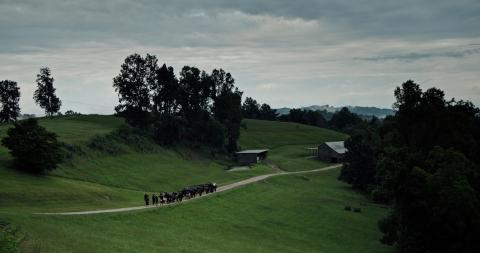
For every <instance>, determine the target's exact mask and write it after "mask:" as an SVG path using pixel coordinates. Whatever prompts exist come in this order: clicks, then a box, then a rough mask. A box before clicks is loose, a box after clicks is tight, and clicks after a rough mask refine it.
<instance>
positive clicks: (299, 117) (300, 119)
mask: <svg viewBox="0 0 480 253" xmlns="http://www.w3.org/2000/svg"><path fill="white" fill-rule="evenodd" d="M279 119H280V120H281V121H288V122H297V123H302V124H307V125H312V126H318V127H326V126H327V125H328V123H327V121H326V120H325V117H324V116H323V112H322V111H311V110H302V109H291V110H290V112H289V113H288V114H286V115H282V116H280V117H279Z"/></svg>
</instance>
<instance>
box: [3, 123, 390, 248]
mask: <svg viewBox="0 0 480 253" xmlns="http://www.w3.org/2000/svg"><path fill="white" fill-rule="evenodd" d="M40 123H41V125H43V126H45V127H46V128H47V129H49V130H50V131H55V132H56V133H57V134H58V135H59V137H60V140H61V141H63V142H66V143H69V144H74V145H77V146H79V147H82V150H83V151H82V152H86V154H83V155H74V156H73V159H72V160H71V161H69V162H66V163H64V164H62V165H61V166H60V168H59V169H57V170H55V171H53V172H52V173H50V175H48V176H43V177H36V176H30V175H26V174H24V173H20V172H16V171H13V170H11V169H9V168H8V166H9V164H10V163H11V157H10V156H9V155H8V153H7V150H6V149H5V148H3V147H0V225H1V223H10V224H11V225H12V226H14V227H16V228H19V229H20V231H22V233H24V234H26V235H27V237H26V239H25V240H24V242H23V243H22V248H23V251H24V252H391V251H392V249H391V248H389V247H385V246H383V245H381V244H380V243H379V242H378V239H379V238H380V233H379V231H378V229H377V228H376V222H377V220H378V219H380V218H381V217H383V216H384V215H385V214H386V212H387V209H386V208H385V207H381V206H375V205H371V204H369V203H368V201H367V200H366V199H365V198H364V197H363V196H361V195H360V194H358V193H355V192H353V191H352V190H351V189H350V188H349V187H348V186H347V185H346V184H344V183H342V182H339V181H338V180H337V179H336V178H337V175H338V173H339V170H338V169H336V170H332V171H325V172H319V173H314V174H308V175H307V174H306V175H295V176H293V175H292V176H279V177H274V178H270V179H268V180H266V181H263V182H259V183H255V184H251V185H248V186H243V187H240V188H238V189H235V190H232V191H228V192H223V193H220V194H217V195H212V196H210V197H207V198H204V199H198V200H194V201H191V202H188V203H186V204H182V205H176V206H171V207H167V208H160V209H156V210H153V209H150V210H146V211H139V212H130V213H117V214H100V215H89V216H70V217H67V216H42V215H34V214H33V213H34V212H55V211H76V210H93V209H104V208H116V207H126V206H136V205H140V204H141V203H142V196H143V193H144V191H164V190H176V189H178V188H179V187H182V186H185V185H188V184H193V183H198V182H205V181H216V182H219V183H220V184H227V183H230V182H234V181H238V180H241V179H244V178H248V177H251V176H255V175H259V174H265V173H272V172H273V171H274V170H273V169H272V168H270V166H267V164H260V165H259V166H255V167H254V168H252V169H251V170H245V171H237V172H229V171H228V170H227V169H228V166H229V165H231V161H229V160H228V159H226V158H222V157H217V158H212V157H211V156H210V155H207V154H205V152H202V151H197V150H193V149H188V148H185V147H175V148H170V149H164V148H162V147H155V148H154V150H153V151H151V152H138V151H136V150H134V149H127V150H126V152H122V153H120V154H106V153H102V152H99V151H95V150H91V149H89V148H87V145H88V143H89V142H90V141H91V140H92V138H96V137H97V136H99V135H105V134H108V133H110V132H111V131H113V130H115V129H117V128H118V127H119V126H121V125H123V124H124V123H123V121H122V120H121V119H118V118H116V117H112V116H75V117H71V118H67V117H65V118H55V119H42V120H41V121H40ZM246 124H247V129H245V130H242V136H241V139H240V144H241V145H242V147H243V148H264V147H266V148H270V149H271V150H270V155H269V160H268V162H267V163H268V164H269V165H275V166H278V167H280V168H281V169H283V170H288V171H299V170H309V169H316V168H320V167H323V166H326V165H327V164H325V163H322V162H320V161H317V160H314V159H308V158H306V156H308V152H307V151H306V150H305V147H309V146H312V145H316V144H318V143H321V142H323V141H333V140H342V139H345V138H346V135H344V134H340V133H337V132H334V131H330V130H325V129H320V128H315V127H310V126H305V125H300V124H293V123H280V122H266V121H257V120H246ZM7 127H8V126H1V127H0V136H2V135H4V134H5V131H6V128H7ZM345 205H352V206H358V207H362V212H361V213H353V212H347V211H344V210H343V207H344V206H345ZM2 236H3V234H2V231H0V239H1V238H3V237H2ZM0 249H1V248H0Z"/></svg>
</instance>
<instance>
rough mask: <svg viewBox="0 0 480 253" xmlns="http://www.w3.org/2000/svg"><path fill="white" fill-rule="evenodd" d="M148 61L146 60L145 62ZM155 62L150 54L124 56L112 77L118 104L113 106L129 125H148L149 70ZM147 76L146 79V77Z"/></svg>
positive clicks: (143, 126) (142, 126)
mask: <svg viewBox="0 0 480 253" xmlns="http://www.w3.org/2000/svg"><path fill="white" fill-rule="evenodd" d="M147 61H148V62H147ZM152 62H155V61H154V60H153V59H152V57H151V56H149V55H147V57H146V58H142V57H141V56H140V55H138V54H133V55H130V56H128V57H127V58H125V62H124V63H123V64H122V66H121V68H120V74H118V76H116V77H115V78H113V87H114V88H115V91H116V92H118V101H119V102H120V104H119V105H118V106H116V107H115V110H116V111H117V113H118V114H119V115H121V116H122V117H124V118H125V119H126V120H127V122H129V123H130V124H131V125H134V126H138V127H141V128H145V127H146V126H147V125H148V117H147V115H148V112H149V110H150V107H151V106H150V89H149V85H148V84H149V83H148V82H147V80H148V81H149V82H150V81H151V78H150V74H151V73H150V70H151V68H152V67H151V66H149V65H148V64H149V63H150V64H152ZM147 77H148V79H147Z"/></svg>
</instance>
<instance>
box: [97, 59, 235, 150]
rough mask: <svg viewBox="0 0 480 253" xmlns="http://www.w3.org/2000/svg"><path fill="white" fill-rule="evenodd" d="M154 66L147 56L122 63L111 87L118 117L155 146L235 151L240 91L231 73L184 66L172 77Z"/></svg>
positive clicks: (169, 71)
mask: <svg viewBox="0 0 480 253" xmlns="http://www.w3.org/2000/svg"><path fill="white" fill-rule="evenodd" d="M157 62H158V60H157V58H156V57H155V56H152V55H148V54H147V56H146V57H145V58H142V57H141V56H140V55H138V54H134V55H130V56H128V57H127V59H125V63H124V64H123V65H122V68H121V71H120V74H119V75H118V76H117V77H115V78H114V84H113V86H114V87H115V90H116V91H117V92H118V93H119V101H120V105H118V106H117V107H116V110H117V113H118V115H119V116H122V117H124V118H125V119H126V121H127V123H129V124H130V125H132V126H134V127H139V128H141V129H142V131H143V132H144V133H147V134H148V135H151V136H153V138H154V139H155V141H156V142H157V143H160V144H165V145H172V144H175V143H177V142H179V141H186V142H188V143H191V144H194V145H198V144H207V145H209V146H212V147H216V148H217V149H218V150H225V149H226V150H228V151H229V152H233V151H235V150H237V142H238V138H239V137H240V124H241V121H242V113H241V100H242V92H240V91H239V90H238V88H236V87H235V85H234V83H235V81H234V79H233V77H232V76H231V74H230V73H226V72H225V71H224V70H222V69H220V70H217V69H214V70H213V71H212V74H210V75H209V74H207V73H206V72H205V71H201V70H200V69H198V68H196V67H190V66H184V67H183V68H182V70H181V72H180V78H179V79H177V78H176V77H175V74H174V70H173V68H172V67H167V66H166V65H165V64H164V65H162V67H160V68H159V67H158V65H157ZM98 141H99V143H97V144H99V145H100V144H101V143H102V142H101V140H98ZM92 145H93V144H92ZM95 145H96V144H95Z"/></svg>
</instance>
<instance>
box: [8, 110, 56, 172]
mask: <svg viewBox="0 0 480 253" xmlns="http://www.w3.org/2000/svg"><path fill="white" fill-rule="evenodd" d="M2 144H3V145H4V146H5V147H7V148H8V149H10V154H12V156H13V157H14V163H15V167H16V168H17V169H19V170H23V171H27V172H30V173H35V174H40V173H44V172H46V171H48V170H52V169H55V168H56V167H57V164H58V163H60V162H61V157H62V156H61V152H60V146H59V144H58V142H57V136H56V135H55V134H54V133H51V132H48V131H47V130H45V128H43V127H41V126H39V125H38V122H37V120H36V119H33V118H31V119H26V120H23V121H20V122H17V123H15V124H14V127H13V128H9V129H8V131H7V136H6V137H5V138H3V139H2Z"/></svg>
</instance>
